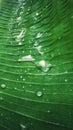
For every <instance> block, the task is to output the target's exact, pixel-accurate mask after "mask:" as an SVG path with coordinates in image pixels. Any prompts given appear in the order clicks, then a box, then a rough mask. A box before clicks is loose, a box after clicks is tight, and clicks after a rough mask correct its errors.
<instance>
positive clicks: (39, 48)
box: [35, 46, 43, 54]
mask: <svg viewBox="0 0 73 130" xmlns="http://www.w3.org/2000/svg"><path fill="white" fill-rule="evenodd" d="M41 48H42V46H36V47H35V49H37V51H38V53H39V54H43V52H42V51H41Z"/></svg>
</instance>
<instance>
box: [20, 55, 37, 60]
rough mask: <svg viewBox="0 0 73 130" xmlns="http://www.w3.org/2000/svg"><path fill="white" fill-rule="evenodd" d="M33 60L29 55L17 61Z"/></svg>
mask: <svg viewBox="0 0 73 130" xmlns="http://www.w3.org/2000/svg"><path fill="white" fill-rule="evenodd" d="M34 60H35V59H34V58H33V57H32V56H31V55H26V56H23V57H21V59H19V60H18V61H34Z"/></svg>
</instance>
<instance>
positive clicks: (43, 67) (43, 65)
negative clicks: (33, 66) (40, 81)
mask: <svg viewBox="0 0 73 130" xmlns="http://www.w3.org/2000/svg"><path fill="white" fill-rule="evenodd" d="M39 66H41V67H42V70H43V71H44V72H47V71H48V70H49V69H50V68H51V67H52V65H51V64H47V63H46V61H45V60H41V61H40V62H39Z"/></svg>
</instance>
